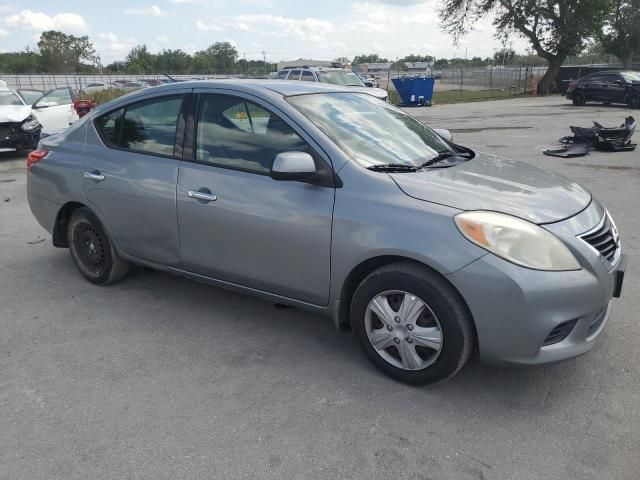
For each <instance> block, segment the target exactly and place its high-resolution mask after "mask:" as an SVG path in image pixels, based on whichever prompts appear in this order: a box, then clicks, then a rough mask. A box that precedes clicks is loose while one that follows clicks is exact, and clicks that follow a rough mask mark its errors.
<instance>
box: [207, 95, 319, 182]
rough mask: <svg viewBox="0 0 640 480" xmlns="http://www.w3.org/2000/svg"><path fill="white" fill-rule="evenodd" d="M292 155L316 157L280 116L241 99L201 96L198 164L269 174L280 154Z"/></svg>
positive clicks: (222, 96)
mask: <svg viewBox="0 0 640 480" xmlns="http://www.w3.org/2000/svg"><path fill="white" fill-rule="evenodd" d="M291 151H298V152H307V153H309V154H313V152H312V151H311V148H310V147H309V146H308V145H307V143H306V142H305V141H304V140H303V139H302V138H300V136H299V135H298V134H297V133H296V132H295V131H293V129H292V128H291V127H290V126H289V125H287V123H285V122H284V121H283V120H282V119H281V118H280V117H278V116H277V115H274V114H273V113H271V112H269V111H268V110H265V109H264V108H262V107H260V106H259V105H256V104H255V103H251V102H246V101H245V100H243V99H241V98H238V97H232V96H227V95H213V94H209V95H202V96H201V98H200V102H199V106H198V125H197V131H196V160H197V161H198V162H202V163H209V164H213V165H216V166H220V167H226V168H232V169H237V170H244V171H249V172H253V173H262V174H267V173H268V172H269V170H271V164H272V163H273V159H274V158H275V156H276V155H277V154H278V153H281V152H291Z"/></svg>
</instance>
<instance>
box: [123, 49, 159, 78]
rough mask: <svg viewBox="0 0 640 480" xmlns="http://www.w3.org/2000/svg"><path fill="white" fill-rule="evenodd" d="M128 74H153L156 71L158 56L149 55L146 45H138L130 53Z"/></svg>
mask: <svg viewBox="0 0 640 480" xmlns="http://www.w3.org/2000/svg"><path fill="white" fill-rule="evenodd" d="M126 62H127V72H128V73H152V72H154V71H155V63H156V56H155V55H153V54H151V53H149V50H148V49H147V46H146V45H136V46H135V47H133V48H132V49H131V51H130V52H129V53H128V55H127V58H126Z"/></svg>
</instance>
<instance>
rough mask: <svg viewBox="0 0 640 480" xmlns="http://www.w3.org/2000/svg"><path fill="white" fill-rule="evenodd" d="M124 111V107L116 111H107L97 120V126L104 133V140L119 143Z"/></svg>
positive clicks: (111, 143) (109, 142)
mask: <svg viewBox="0 0 640 480" xmlns="http://www.w3.org/2000/svg"><path fill="white" fill-rule="evenodd" d="M123 113H124V108H120V109H118V110H116V111H114V112H110V113H107V114H106V115H103V116H101V117H99V118H98V119H97V120H96V128H97V129H98V131H99V132H100V133H101V134H102V138H103V139H104V141H105V142H106V143H107V144H109V145H112V146H116V145H118V137H119V136H120V127H121V126H122V115H123Z"/></svg>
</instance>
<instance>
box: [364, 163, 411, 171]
mask: <svg viewBox="0 0 640 480" xmlns="http://www.w3.org/2000/svg"><path fill="white" fill-rule="evenodd" d="M418 168H420V167H416V166H415V165H405V164H404V163H382V164H380V165H369V166H368V167H367V169H368V170H373V171H374V172H415V171H417V170H418Z"/></svg>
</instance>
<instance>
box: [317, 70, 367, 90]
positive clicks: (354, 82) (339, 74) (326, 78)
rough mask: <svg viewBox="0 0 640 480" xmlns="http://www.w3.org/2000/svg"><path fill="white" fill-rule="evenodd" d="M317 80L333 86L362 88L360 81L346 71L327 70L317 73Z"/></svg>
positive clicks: (362, 84) (353, 74)
mask: <svg viewBox="0 0 640 480" xmlns="http://www.w3.org/2000/svg"><path fill="white" fill-rule="evenodd" d="M318 80H319V81H321V82H323V83H332V84H334V85H345V86H347V87H364V86H365V85H364V83H362V80H360V78H359V77H358V76H357V75H356V74H355V73H353V72H350V71H348V70H328V71H326V72H318Z"/></svg>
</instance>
